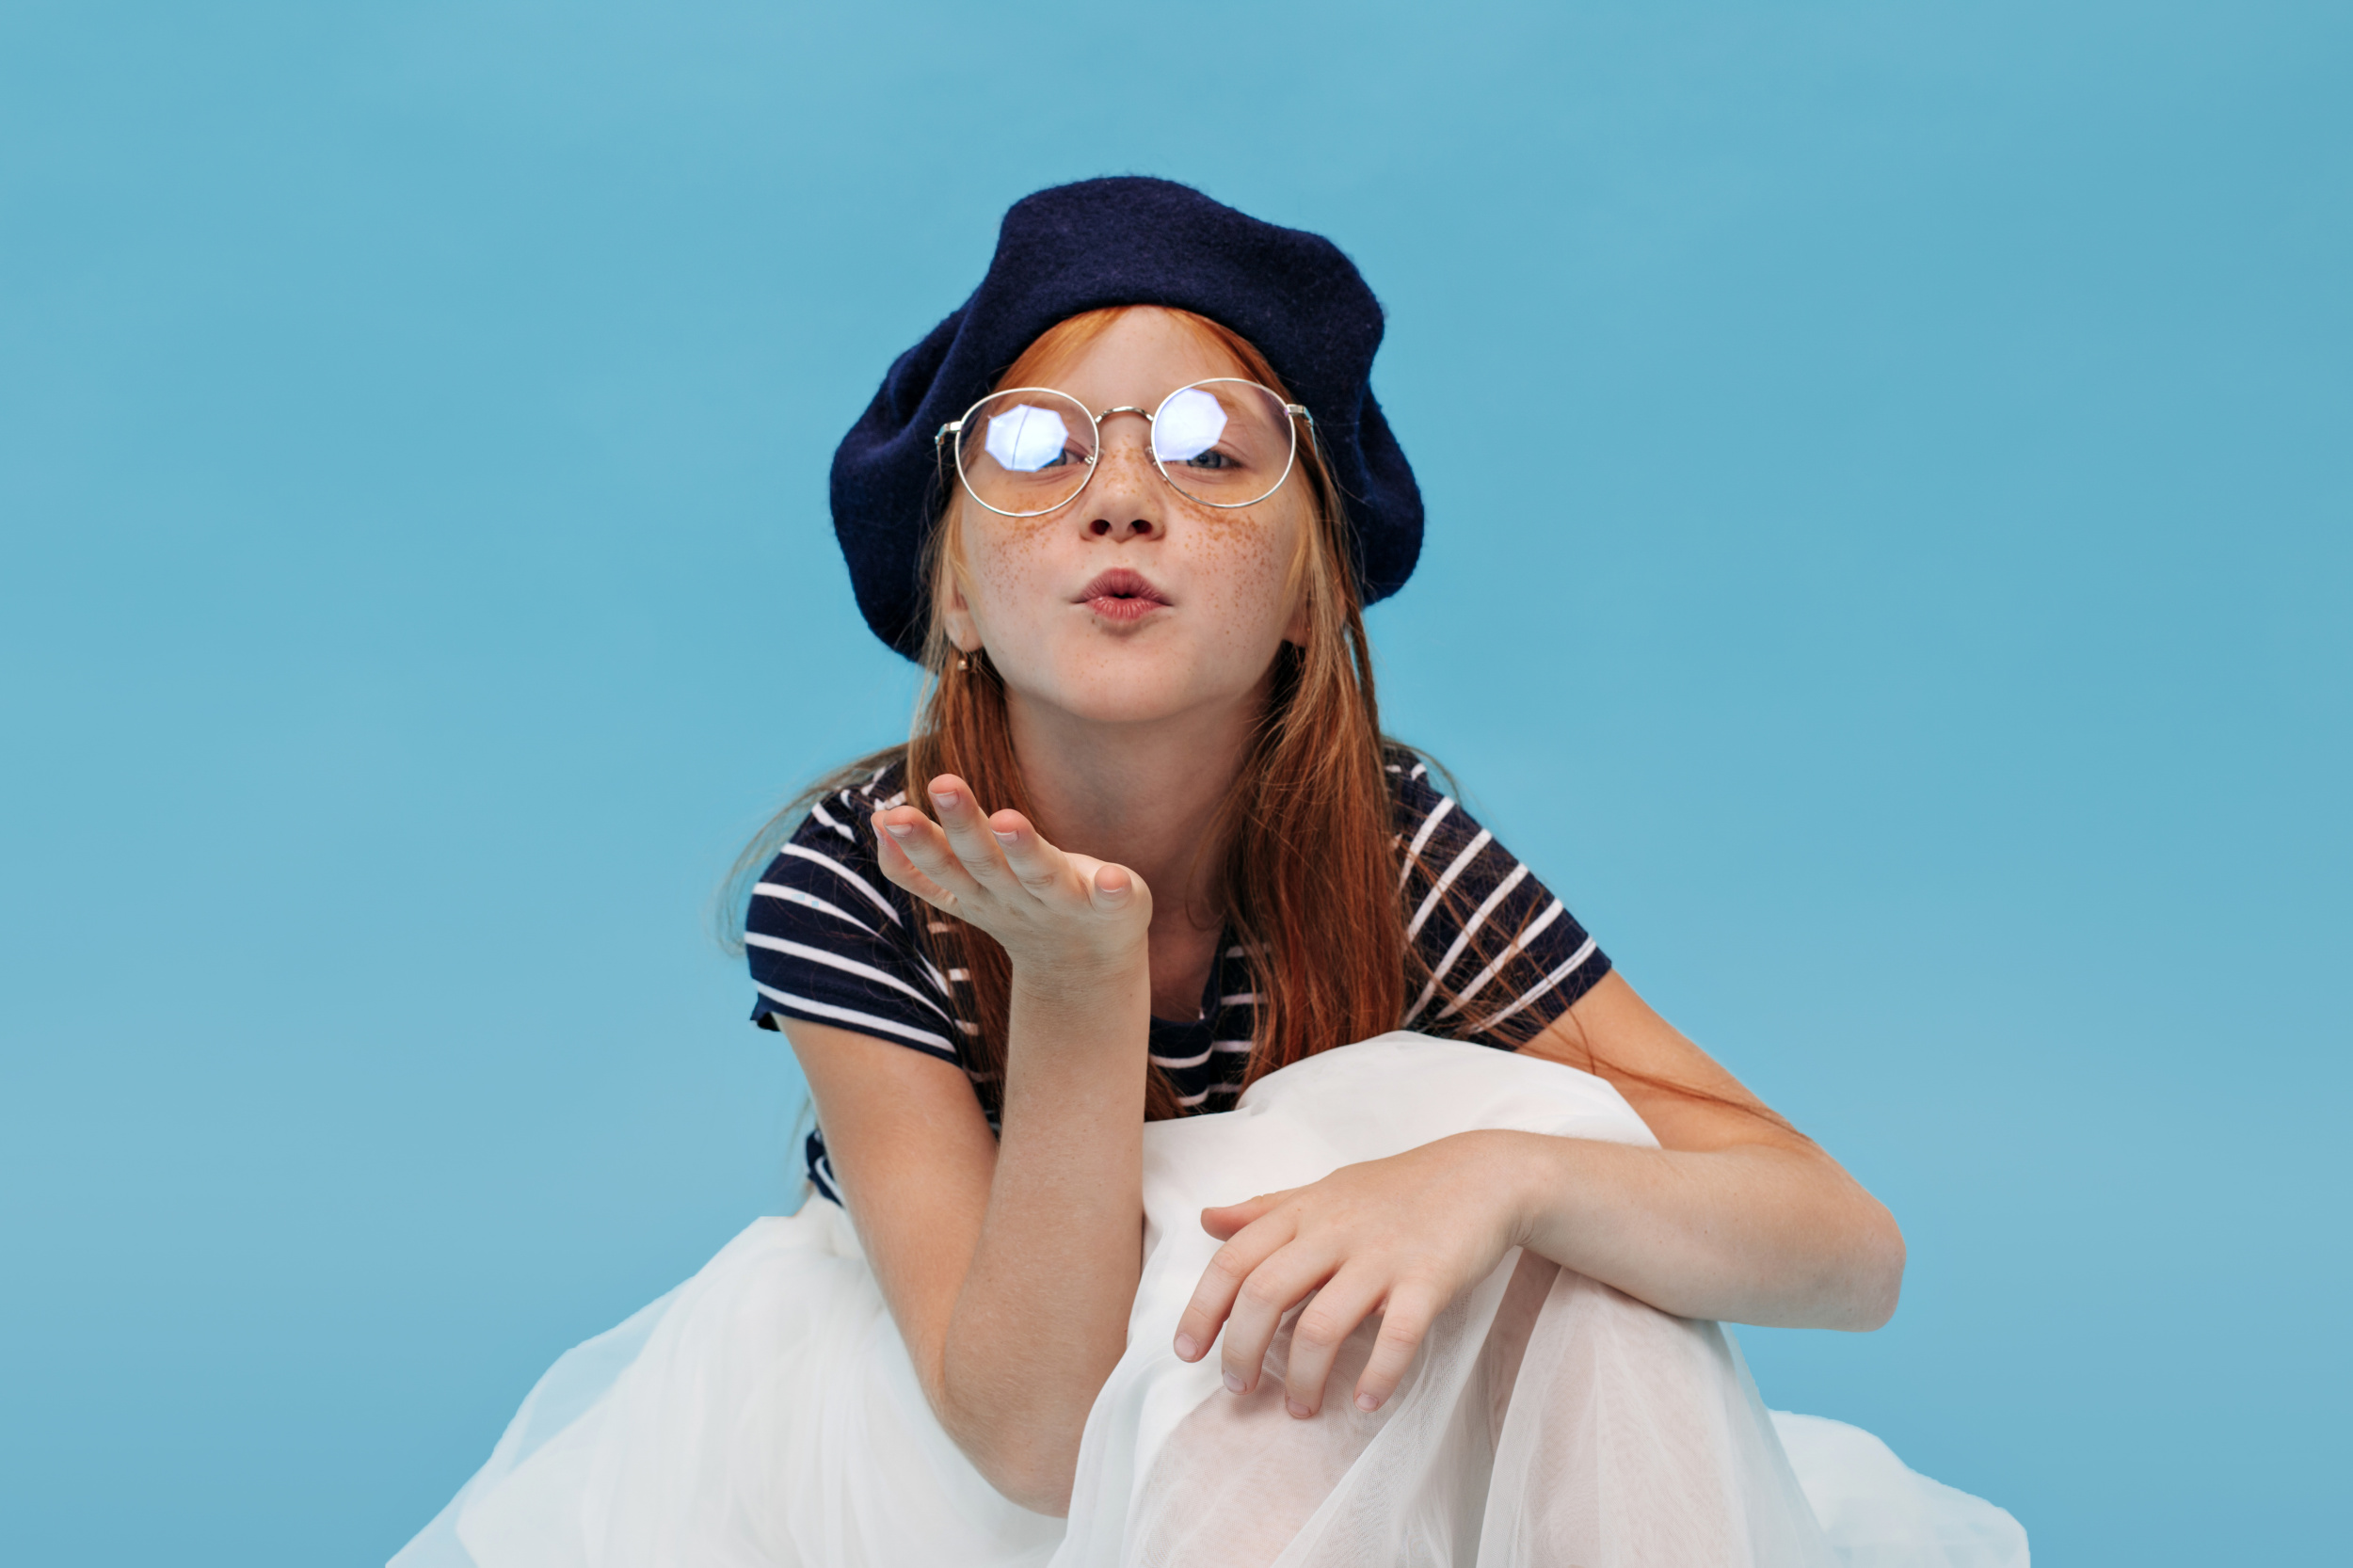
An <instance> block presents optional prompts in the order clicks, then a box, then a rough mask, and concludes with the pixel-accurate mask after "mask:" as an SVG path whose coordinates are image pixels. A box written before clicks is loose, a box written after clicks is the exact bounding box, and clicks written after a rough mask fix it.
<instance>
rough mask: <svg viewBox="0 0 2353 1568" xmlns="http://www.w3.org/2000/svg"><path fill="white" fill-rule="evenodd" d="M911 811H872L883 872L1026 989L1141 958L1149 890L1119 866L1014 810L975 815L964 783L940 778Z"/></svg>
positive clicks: (1149, 917)
mask: <svg viewBox="0 0 2353 1568" xmlns="http://www.w3.org/2000/svg"><path fill="white" fill-rule="evenodd" d="M926 793H928V794H929V795H930V797H931V801H932V808H933V809H934V810H935V811H936V812H937V813H938V814H939V820H938V821H937V822H934V821H933V820H932V819H931V818H929V817H926V816H925V815H923V813H922V812H921V811H920V810H918V809H917V808H914V807H912V806H899V807H894V808H891V809H889V810H887V811H877V812H875V813H874V819H873V820H874V827H875V829H876V835H875V836H876V838H877V839H878V840H880V842H881V845H882V870H883V874H884V875H885V876H887V877H888V878H889V879H890V880H891V881H892V882H894V883H897V884H898V885H899V886H900V887H902V888H905V889H906V890H907V891H908V892H910V893H913V894H914V895H915V896H916V897H917V898H920V899H921V900H922V901H923V902H924V903H926V904H930V905H931V906H932V907H933V908H935V909H938V910H942V911H944V912H946V913H948V914H952V915H955V916H957V917H959V918H960V919H963V920H968V921H970V922H971V923H972V924H974V925H976V926H978V927H980V928H981V929H982V930H983V931H985V932H987V933H988V934H989V935H990V936H994V937H996V938H997V940H998V941H999V942H1000V943H1002V944H1003V946H1004V949H1005V952H1007V954H1009V955H1010V956H1011V957H1012V959H1013V963H1014V969H1015V971H1016V973H1017V974H1020V975H1022V976H1023V977H1024V979H1025V980H1027V981H1028V982H1029V983H1030V984H1041V983H1043V984H1051V983H1052V982H1053V981H1055V980H1056V979H1058V978H1064V977H1067V978H1069V979H1073V980H1080V979H1085V978H1090V977H1092V976H1094V975H1097V974H1100V973H1101V972H1103V971H1104V970H1106V969H1108V968H1123V967H1126V966H1128V965H1133V964H1140V963H1143V962H1144V952H1145V948H1144V938H1145V934H1146V932H1147V930H1148V929H1149V927H1150V926H1151V923H1152V892H1151V889H1150V888H1146V887H1145V886H1144V879H1143V878H1142V877H1139V876H1138V875H1136V873H1135V872H1131V871H1129V870H1128V868H1127V867H1125V866H1118V865H1113V864H1112V863H1110V862H1109V861H1103V860H1097V859H1096V858H1094V857H1093V856H1086V855H1074V854H1070V853H1067V852H1065V851H1063V850H1060V849H1057V848H1055V847H1054V846H1053V845H1052V844H1049V843H1048V842H1047V841H1046V840H1045V839H1044V838H1043V837H1041V836H1040V835H1039V833H1038V831H1037V829H1036V828H1035V827H1034V826H1032V824H1031V823H1030V821H1029V819H1028V818H1026V817H1024V816H1022V814H1021V813H1020V812H1018V811H1009V810H1008V811H999V812H997V813H995V814H994V815H991V816H984V815H983V813H982V811H981V808H980V805H979V803H978V802H977V801H975V800H974V799H973V798H972V791H971V788H970V786H968V785H967V784H966V783H965V782H964V780H962V779H961V778H958V777H956V776H954V775H953V774H942V775H940V776H938V777H937V778H935V779H933V780H932V781H931V785H930V787H929V789H928V790H927V791H926Z"/></svg>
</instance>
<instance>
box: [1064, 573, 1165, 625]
mask: <svg viewBox="0 0 2353 1568" xmlns="http://www.w3.org/2000/svg"><path fill="white" fill-rule="evenodd" d="M1077 602H1079V603H1080V604H1083V605H1085V606H1086V607H1087V608H1088V609H1089V610H1092V611H1094V612H1095V614H1096V615H1098V616H1102V617H1103V618H1104V619H1105V620H1112V621H1128V622H1132V621H1139V620H1142V619H1144V616H1148V615H1150V614H1152V612H1154V611H1155V610H1161V609H1166V608H1167V607H1168V604H1169V598H1168V596H1167V595H1166V594H1164V593H1162V592H1160V589H1158V588H1156V587H1154V586H1153V585H1152V583H1151V580H1150V579H1149V578H1147V577H1145V576H1144V574H1143V573H1142V572H1139V571H1131V570H1129V569H1128V568H1126V567H1114V568H1112V569H1111V570H1110V571H1106V572H1101V573H1098V574H1097V575H1096V578H1095V579H1094V581H1092V582H1090V583H1089V584H1087V585H1086V586H1085V587H1083V588H1081V589H1080V590H1079V598H1078V600H1077Z"/></svg>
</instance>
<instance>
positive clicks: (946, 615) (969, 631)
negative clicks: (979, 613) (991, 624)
mask: <svg viewBox="0 0 2353 1568" xmlns="http://www.w3.org/2000/svg"><path fill="white" fill-rule="evenodd" d="M942 575H943V576H945V577H946V578H947V584H946V588H947V596H948V597H947V602H946V603H944V604H942V605H940V607H939V619H940V624H941V625H942V626H943V627H945V628H946V630H947V632H948V640H949V641H950V642H952V643H953V644H955V645H956V651H957V652H958V653H969V652H971V651H972V650H973V649H974V648H979V647H980V646H981V641H982V639H981V628H980V624H979V622H977V621H975V620H974V619H973V618H972V606H971V605H970V604H968V603H967V602H966V601H965V598H964V584H962V583H960V582H958V581H957V580H956V577H957V574H956V573H954V572H952V571H951V572H945V573H943V574H942Z"/></svg>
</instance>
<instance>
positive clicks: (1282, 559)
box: [1201, 527, 1290, 646]
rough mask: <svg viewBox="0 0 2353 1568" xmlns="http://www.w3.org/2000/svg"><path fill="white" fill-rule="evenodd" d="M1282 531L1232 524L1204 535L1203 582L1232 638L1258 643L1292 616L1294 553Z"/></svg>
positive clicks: (1235, 640) (1238, 641) (1235, 641)
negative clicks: (1289, 591) (1290, 593)
mask: <svg viewBox="0 0 2353 1568" xmlns="http://www.w3.org/2000/svg"><path fill="white" fill-rule="evenodd" d="M1287 542H1288V541H1287V540H1286V539H1285V538H1284V537H1283V536H1282V535H1281V533H1280V532H1279V531H1276V530H1270V529H1267V528H1264V527H1257V528H1249V527H1227V528H1223V529H1214V530H1209V531H1207V532H1205V533H1204V534H1203V535H1202V536H1201V564H1202V567H1203V568H1204V569H1203V571H1202V573H1201V580H1202V582H1203V583H1204V584H1207V585H1208V586H1209V599H1210V600H1211V602H1212V604H1213V605H1214V606H1215V608H1216V610H1217V612H1218V614H1217V619H1218V621H1219V622H1220V624H1221V625H1222V626H1223V627H1224V629H1225V637H1226V639H1227V640H1229V641H1231V642H1233V643H1236V644H1238V645H1244V646H1247V645H1255V644H1257V643H1258V642H1261V641H1263V640H1264V639H1265V638H1266V636H1267V635H1268V634H1269V628H1270V627H1273V628H1275V629H1276V630H1277V631H1279V629H1280V628H1281V626H1282V624H1283V623H1284V622H1285V621H1287V620H1288V619H1289V615H1288V612H1289V608H1290V606H1289V601H1288V599H1287V597H1286V595H1285V593H1284V589H1285V588H1286V586H1287V585H1288V584H1287V581H1286V580H1287V579H1288V578H1289V567H1290V554H1289V550H1288V549H1287V548H1286V545H1287Z"/></svg>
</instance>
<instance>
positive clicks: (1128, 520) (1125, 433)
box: [1080, 408, 1168, 542]
mask: <svg viewBox="0 0 2353 1568" xmlns="http://www.w3.org/2000/svg"><path fill="white" fill-rule="evenodd" d="M1131 411H1132V412H1134V413H1138V414H1141V413H1143V412H1144V410H1143V409H1141V408H1138V409H1133V410H1129V409H1126V408H1117V409H1112V410H1111V412H1112V413H1115V414H1124V413H1128V412H1131ZM1119 426H1127V427H1128V428H1124V429H1123V428H1119ZM1150 428H1151V426H1150V425H1149V424H1146V423H1145V422H1144V420H1141V419H1137V420H1127V419H1121V420H1118V421H1116V422H1113V421H1110V420H1108V419H1107V420H1106V422H1105V425H1104V428H1103V449H1102V451H1101V452H1099V453H1097V454H1096V467H1095V482H1094V483H1093V484H1091V485H1089V486H1088V487H1087V488H1086V493H1085V494H1084V495H1083V496H1081V497H1080V506H1081V507H1083V508H1084V510H1083V511H1082V512H1081V513H1080V516H1081V517H1082V518H1083V519H1084V520H1085V523H1084V526H1085V529H1086V532H1087V533H1088V534H1089V535H1090V536H1093V537H1095V538H1098V539H1111V540H1113V541H1115V542H1124V541H1126V540H1128V539H1148V538H1152V537H1155V536H1159V535H1161V534H1164V533H1166V532H1167V530H1168V516H1167V512H1166V507H1167V504H1168V487H1167V486H1166V485H1164V484H1162V483H1161V482H1160V474H1159V473H1158V472H1156V471H1155V470H1154V469H1153V467H1152V455H1151V453H1150V452H1149V451H1148V450H1146V448H1145V446H1144V442H1145V441H1146V440H1149V439H1150V436H1149V431H1150ZM1130 430H1132V432H1133V433H1132V434H1130ZM1114 432H1116V433H1114Z"/></svg>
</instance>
